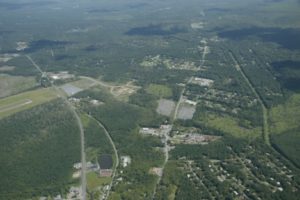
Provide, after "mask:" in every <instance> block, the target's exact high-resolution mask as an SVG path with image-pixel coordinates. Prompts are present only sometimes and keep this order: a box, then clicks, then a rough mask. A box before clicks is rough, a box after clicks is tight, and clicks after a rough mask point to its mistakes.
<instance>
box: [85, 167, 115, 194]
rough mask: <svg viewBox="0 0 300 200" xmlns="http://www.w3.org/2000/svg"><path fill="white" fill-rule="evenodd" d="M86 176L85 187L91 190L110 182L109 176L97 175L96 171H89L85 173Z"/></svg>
mask: <svg viewBox="0 0 300 200" xmlns="http://www.w3.org/2000/svg"><path fill="white" fill-rule="evenodd" d="M86 178H87V188H88V190H90V191H92V190H95V189H97V188H98V187H101V186H104V185H107V184H110V182H111V177H99V174H98V173H96V172H89V173H88V174H87V175H86Z"/></svg>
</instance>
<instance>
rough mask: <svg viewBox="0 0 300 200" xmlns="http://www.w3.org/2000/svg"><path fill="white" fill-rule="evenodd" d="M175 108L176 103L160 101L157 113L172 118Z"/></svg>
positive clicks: (165, 100)
mask: <svg viewBox="0 0 300 200" xmlns="http://www.w3.org/2000/svg"><path fill="white" fill-rule="evenodd" d="M174 108H175V103H174V101H171V100H167V99H160V100H159V101H158V107H157V109H156V111H157V113H159V114H161V115H165V116H171V114H172V112H173V110H174Z"/></svg>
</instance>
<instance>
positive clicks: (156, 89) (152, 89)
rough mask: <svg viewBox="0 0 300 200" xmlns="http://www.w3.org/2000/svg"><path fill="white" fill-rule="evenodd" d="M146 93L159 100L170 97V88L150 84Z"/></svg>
mask: <svg viewBox="0 0 300 200" xmlns="http://www.w3.org/2000/svg"><path fill="white" fill-rule="evenodd" d="M147 92H148V93H149V94H153V95H155V96H157V97H160V98H167V97H171V96H172V89H171V88H169V87H168V86H165V85H159V84H150V85H149V86H148V88H147Z"/></svg>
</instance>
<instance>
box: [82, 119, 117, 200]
mask: <svg viewBox="0 0 300 200" xmlns="http://www.w3.org/2000/svg"><path fill="white" fill-rule="evenodd" d="M88 117H89V118H91V119H93V120H95V121H97V123H98V125H99V126H100V127H101V128H102V129H103V130H104V133H105V135H106V137H107V138H108V139H109V142H110V144H111V146H112V147H113V150H114V153H115V157H116V165H115V169H114V172H113V175H112V181H111V183H110V185H109V189H108V192H107V194H106V195H105V198H104V199H107V198H108V197H109V193H110V190H111V188H112V185H113V181H114V178H115V176H116V173H117V169H118V166H119V162H120V161H119V154H118V150H117V148H116V145H115V143H114V141H113V140H112V138H111V136H110V134H109V132H108V131H107V129H106V128H105V127H104V125H103V124H102V123H101V122H100V121H98V120H97V119H95V118H93V117H92V116H90V115H88Z"/></svg>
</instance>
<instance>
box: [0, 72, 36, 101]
mask: <svg viewBox="0 0 300 200" xmlns="http://www.w3.org/2000/svg"><path fill="white" fill-rule="evenodd" d="M0 69H1V68H0ZM0 71H1V70H0ZM36 85H37V82H36V79H35V77H23V76H10V75H6V74H0V98H3V97H6V96H10V95H13V94H17V93H19V92H22V91H24V90H27V89H30V88H33V87H34V86H36Z"/></svg>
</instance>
